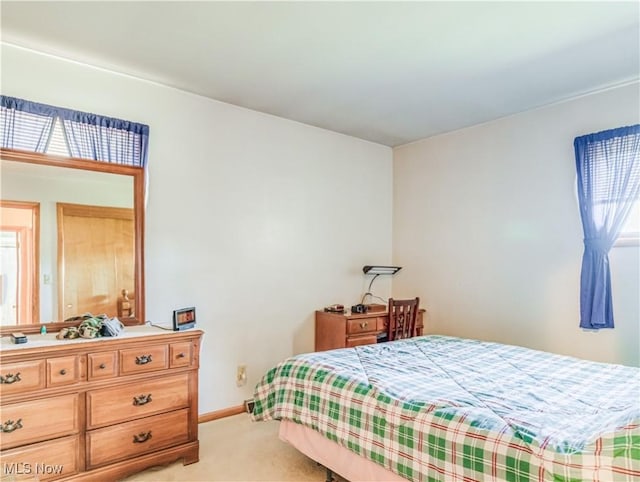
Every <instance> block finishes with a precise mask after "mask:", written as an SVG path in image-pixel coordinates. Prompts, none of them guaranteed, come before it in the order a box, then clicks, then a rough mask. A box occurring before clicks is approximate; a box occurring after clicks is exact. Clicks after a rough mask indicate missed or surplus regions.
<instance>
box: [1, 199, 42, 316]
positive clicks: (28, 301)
mask: <svg viewBox="0 0 640 482" xmlns="http://www.w3.org/2000/svg"><path fill="white" fill-rule="evenodd" d="M39 208H40V206H39V204H38V203H32V202H20V201H0V326H6V325H16V324H19V325H24V324H30V323H34V322H35V320H37V319H38V306H39V304H38V289H37V288H38V283H37V279H38V262H37V253H38V239H39V237H38V220H39V217H38V215H39Z"/></svg>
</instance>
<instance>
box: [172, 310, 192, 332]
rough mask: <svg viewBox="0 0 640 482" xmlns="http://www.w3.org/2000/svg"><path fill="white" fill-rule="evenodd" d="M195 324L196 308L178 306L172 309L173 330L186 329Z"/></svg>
mask: <svg viewBox="0 0 640 482" xmlns="http://www.w3.org/2000/svg"><path fill="white" fill-rule="evenodd" d="M194 326H196V308H195V306H190V307H189V308H180V309H179V310H173V331H182V330H188V329H189V328H193V327H194Z"/></svg>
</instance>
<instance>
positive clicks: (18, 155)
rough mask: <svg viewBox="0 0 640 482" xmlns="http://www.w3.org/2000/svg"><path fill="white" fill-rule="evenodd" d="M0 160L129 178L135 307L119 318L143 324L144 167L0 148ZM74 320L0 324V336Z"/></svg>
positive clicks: (59, 326) (66, 324) (52, 328)
mask: <svg viewBox="0 0 640 482" xmlns="http://www.w3.org/2000/svg"><path fill="white" fill-rule="evenodd" d="M0 159H3V160H7V161H16V162H26V163H31V164H41V165H45V166H58V167H69V168H72V169H82V170H85V171H96V172H105V173H109V174H121V175H125V176H131V177H133V212H134V219H135V240H134V242H135V248H134V251H135V266H134V278H135V297H134V300H135V307H136V316H135V317H134V318H130V319H128V320H121V321H122V322H123V323H124V324H125V325H143V324H144V323H145V294H144V190H145V169H144V168H143V167H135V166H124V165H121V164H112V163H109V162H103V161H94V160H90V159H79V158H73V157H62V156H55V155H51V154H40V153H36V152H27V151H18V150H13V149H6V148H0ZM77 324H78V323H77V322H64V321H62V320H60V321H52V322H50V323H34V324H31V325H11V326H0V336H3V335H8V334H10V333H12V332H16V331H20V332H22V333H40V329H41V328H42V326H45V327H46V329H47V332H49V331H51V332H56V331H59V330H61V329H62V328H65V327H69V326H76V325H77Z"/></svg>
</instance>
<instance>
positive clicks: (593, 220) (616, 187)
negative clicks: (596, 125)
mask: <svg viewBox="0 0 640 482" xmlns="http://www.w3.org/2000/svg"><path fill="white" fill-rule="evenodd" d="M573 145H574V148H575V154H576V169H577V172H578V202H579V205H580V216H581V218H582V228H583V232H584V254H583V257H582V272H581V275H580V326H581V327H582V328H586V329H592V330H593V329H596V330H597V329H600V328H613V327H614V323H613V302H612V297H611V274H610V270H609V250H610V249H611V247H612V246H613V244H614V243H615V241H616V239H617V238H618V235H619V234H620V229H621V228H622V226H623V224H624V222H625V220H626V218H627V216H628V214H629V211H630V210H631V207H632V206H633V203H634V202H635V201H636V200H637V199H638V198H639V196H640V124H639V125H634V126H628V127H620V128H617V129H611V130H607V131H602V132H598V133H595V134H588V135H586V136H581V137H577V138H576V139H575V140H574V143H573Z"/></svg>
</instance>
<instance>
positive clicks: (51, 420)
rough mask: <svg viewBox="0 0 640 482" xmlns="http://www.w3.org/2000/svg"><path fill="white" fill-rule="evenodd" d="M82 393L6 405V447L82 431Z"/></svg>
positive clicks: (2, 437)
mask: <svg viewBox="0 0 640 482" xmlns="http://www.w3.org/2000/svg"><path fill="white" fill-rule="evenodd" d="M78 413H79V410H78V395H77V394H75V393H74V394H71V395H62V396H59V397H52V398H41V399H38V400H32V401H29V402H21V403H14V404H11V405H4V406H3V407H2V414H1V415H0V416H1V417H2V418H1V419H0V423H2V430H3V432H2V433H0V447H1V448H2V449H6V448H11V447H17V446H18V445H22V444H24V443H29V442H38V441H41V440H47V439H51V438H55V437H61V436H63V435H69V434H72V433H75V432H77V431H78V428H79V427H78V425H79V424H78Z"/></svg>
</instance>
